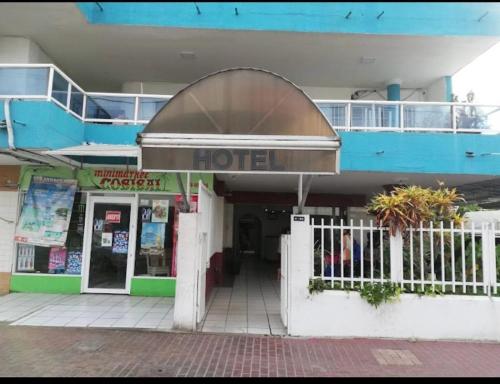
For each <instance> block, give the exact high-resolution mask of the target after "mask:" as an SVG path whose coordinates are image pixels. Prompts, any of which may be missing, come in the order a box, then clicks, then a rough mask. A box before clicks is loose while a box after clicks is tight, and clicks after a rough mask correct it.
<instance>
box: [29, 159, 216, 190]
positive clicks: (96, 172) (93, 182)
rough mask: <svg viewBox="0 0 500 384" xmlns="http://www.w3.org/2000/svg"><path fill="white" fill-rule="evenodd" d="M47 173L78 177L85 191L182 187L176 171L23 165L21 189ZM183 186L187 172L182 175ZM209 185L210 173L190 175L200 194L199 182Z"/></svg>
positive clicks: (172, 188) (63, 177) (171, 188)
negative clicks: (33, 179)
mask: <svg viewBox="0 0 500 384" xmlns="http://www.w3.org/2000/svg"><path fill="white" fill-rule="evenodd" d="M38 175H40V176H48V177H57V178H61V179H66V178H67V179H74V178H76V179H77V180H78V187H80V188H81V189H86V190H96V189H98V190H107V191H130V192H169V193H179V186H178V184H177V179H176V175H175V174H166V173H157V172H140V171H135V170H125V169H105V168H84V169H78V170H75V171H73V170H71V169H70V168H66V167H53V168H49V167H36V166H23V167H22V168H21V176H20V178H19V184H20V189H21V190H23V191H25V190H27V189H28V187H29V183H30V180H31V178H32V176H38ZM181 177H182V179H183V182H184V185H185V183H186V174H183V175H181ZM200 180H201V181H203V184H205V185H207V186H208V188H212V187H213V176H212V175H211V174H206V173H203V174H196V173H192V174H191V192H192V193H197V191H198V181H200Z"/></svg>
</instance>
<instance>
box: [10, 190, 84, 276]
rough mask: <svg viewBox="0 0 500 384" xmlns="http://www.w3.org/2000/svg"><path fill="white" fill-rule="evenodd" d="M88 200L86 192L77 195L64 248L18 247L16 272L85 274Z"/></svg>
mask: <svg viewBox="0 0 500 384" xmlns="http://www.w3.org/2000/svg"><path fill="white" fill-rule="evenodd" d="M24 195H25V194H24ZM24 195H23V198H24ZM85 201H86V196H85V193H81V192H77V193H76V194H75V201H74V204H73V210H72V212H71V221H70V223H69V228H68V236H67V238H66V244H65V247H64V248H60V247H39V246H34V245H30V244H17V262H16V272H22V273H54V274H67V275H80V274H81V266H82V249H83V231H84V226H85ZM21 205H22V204H21Z"/></svg>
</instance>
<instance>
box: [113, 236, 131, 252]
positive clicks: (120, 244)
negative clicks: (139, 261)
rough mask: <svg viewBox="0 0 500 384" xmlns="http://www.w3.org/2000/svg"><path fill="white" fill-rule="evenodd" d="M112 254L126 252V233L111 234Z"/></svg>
mask: <svg viewBox="0 0 500 384" xmlns="http://www.w3.org/2000/svg"><path fill="white" fill-rule="evenodd" d="M111 252H113V253H117V254H123V253H127V252H128V232H127V231H114V232H113V248H112V250H111Z"/></svg>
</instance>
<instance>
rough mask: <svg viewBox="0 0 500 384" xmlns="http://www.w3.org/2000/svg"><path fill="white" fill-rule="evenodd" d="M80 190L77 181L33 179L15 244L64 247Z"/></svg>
mask: <svg viewBox="0 0 500 384" xmlns="http://www.w3.org/2000/svg"><path fill="white" fill-rule="evenodd" d="M76 187H77V181H76V180H66V179H55V178H48V177H42V176H33V177H32V178H31V183H30V186H29V188H28V191H27V193H26V197H25V199H24V204H23V207H22V211H21V217H20V219H19V223H18V226H17V228H16V235H15V241H17V242H19V243H25V244H33V245H39V246H42V247H51V246H64V244H65V243H66V237H67V235H68V227H69V221H70V219H71V211H72V207H73V201H74V199H75V192H76Z"/></svg>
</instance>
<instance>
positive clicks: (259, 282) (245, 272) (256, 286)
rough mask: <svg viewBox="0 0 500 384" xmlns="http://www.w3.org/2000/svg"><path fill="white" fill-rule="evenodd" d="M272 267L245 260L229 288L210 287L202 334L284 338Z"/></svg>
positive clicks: (278, 288) (201, 327)
mask: <svg viewBox="0 0 500 384" xmlns="http://www.w3.org/2000/svg"><path fill="white" fill-rule="evenodd" d="M276 276H277V271H276V269H275V267H272V266H271V265H269V264H267V263H266V262H264V261H260V260H259V259H257V258H255V257H248V258H247V259H244V260H243V262H242V266H241V268H240V273H239V275H237V276H236V277H235V279H234V284H233V287H229V288H225V287H223V288H221V287H219V288H214V292H213V294H212V297H211V300H210V301H209V302H208V303H207V314H206V316H205V319H204V320H203V321H202V323H201V324H200V327H199V329H200V330H201V331H202V332H228V333H250V334H261V335H284V334H285V333H286V330H285V328H284V326H283V323H282V322H281V315H280V283H279V280H277V279H276Z"/></svg>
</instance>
